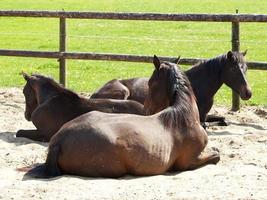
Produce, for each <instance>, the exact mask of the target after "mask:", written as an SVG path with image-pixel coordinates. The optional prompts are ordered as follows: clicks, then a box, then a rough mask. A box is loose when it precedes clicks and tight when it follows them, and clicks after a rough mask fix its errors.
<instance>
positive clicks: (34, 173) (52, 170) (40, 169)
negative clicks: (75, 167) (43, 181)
mask: <svg viewBox="0 0 267 200" xmlns="http://www.w3.org/2000/svg"><path fill="white" fill-rule="evenodd" d="M59 153H60V148H59V146H58V145H57V146H50V147H49V152H48V155H47V158H46V162H45V163H43V164H39V165H37V166H35V167H34V168H32V169H30V170H29V171H28V172H27V173H26V174H25V176H29V177H33V178H52V177H56V176H60V175H62V173H61V171H60V169H59V167H58V162H57V161H58V155H59Z"/></svg>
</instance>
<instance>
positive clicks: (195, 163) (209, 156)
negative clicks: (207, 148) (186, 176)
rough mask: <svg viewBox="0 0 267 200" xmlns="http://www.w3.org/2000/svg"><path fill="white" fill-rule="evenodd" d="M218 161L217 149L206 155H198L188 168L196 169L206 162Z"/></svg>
mask: <svg viewBox="0 0 267 200" xmlns="http://www.w3.org/2000/svg"><path fill="white" fill-rule="evenodd" d="M219 161H220V154H219V152H217V151H214V152H211V153H209V154H206V155H202V154H201V155H199V156H198V157H197V158H196V159H195V160H194V161H193V162H192V163H191V165H190V166H189V167H188V169H189V170H193V169H197V168H199V167H202V166H204V165H208V164H214V165H215V164H217V163H218V162H219Z"/></svg>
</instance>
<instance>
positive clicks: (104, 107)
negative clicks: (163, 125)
mask: <svg viewBox="0 0 267 200" xmlns="http://www.w3.org/2000/svg"><path fill="white" fill-rule="evenodd" d="M22 75H23V77H24V79H25V80H26V84H25V86H24V88H23V94H24V96H25V102H26V105H25V118H26V119H27V120H28V121H32V123H33V124H34V125H35V127H36V130H19V131H18V132H17V133H16V137H26V138H29V139H32V140H36V141H43V142H48V141H49V140H50V138H51V137H52V136H53V135H54V134H55V133H56V132H57V131H58V130H59V129H60V127H61V126H62V125H63V124H65V123H66V122H68V121H70V120H72V119H74V118H76V117H78V116H80V115H82V114H84V113H87V112H90V111H93V110H99V111H102V112H108V113H132V114H139V115H143V105H142V104H140V103H138V102H136V101H132V100H115V99H113V100H112V99H86V98H84V97H82V96H79V95H78V94H76V93H75V92H73V91H71V90H69V89H66V88H64V87H63V86H62V85H60V84H58V83H57V82H56V81H54V80H53V79H52V78H49V77H46V76H43V75H38V74H33V75H28V74H26V73H24V72H23V73H22Z"/></svg>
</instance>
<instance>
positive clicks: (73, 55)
mask: <svg viewBox="0 0 267 200" xmlns="http://www.w3.org/2000/svg"><path fill="white" fill-rule="evenodd" d="M0 55H2V56H15V57H35V58H53V59H59V58H64V59H73V60H77V59H79V60H109V61H125V62H143V63H152V61H153V56H144V55H130V54H110V53H82V52H80V53H77V52H58V51H26V50H12V49H10V50H1V49H0ZM159 58H160V59H162V60H166V61H170V60H173V59H175V57H165V56H159ZM204 60H206V59H203V58H181V59H180V62H179V64H182V65H193V64H196V63H198V62H200V61H204ZM247 66H248V67H249V68H250V69H259V70H267V63H266V62H247Z"/></svg>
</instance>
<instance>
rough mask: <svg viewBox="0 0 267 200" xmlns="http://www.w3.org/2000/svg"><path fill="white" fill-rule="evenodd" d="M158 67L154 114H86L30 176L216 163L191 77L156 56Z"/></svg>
mask: <svg viewBox="0 0 267 200" xmlns="http://www.w3.org/2000/svg"><path fill="white" fill-rule="evenodd" d="M154 65H155V70H154V72H153V74H152V76H151V78H150V80H149V82H148V85H149V90H148V97H147V99H146V106H147V107H146V108H145V109H147V110H148V111H147V112H150V114H151V115H148V116H141V115H133V114H110V113H103V112H99V111H93V112H89V113H86V114H83V115H81V116H79V117H77V118H75V119H73V120H71V121H69V122H67V123H66V124H64V125H63V126H62V127H61V129H60V130H59V131H58V132H57V133H56V134H55V135H54V136H53V137H52V138H51V140H50V144H49V147H48V155H47V158H46V161H45V163H43V164H39V165H37V166H35V167H33V168H31V169H30V170H29V169H28V171H27V173H26V174H25V176H27V177H29V176H30V177H34V178H51V177H55V176H60V175H63V174H71V175H78V176H89V177H110V178H118V177H121V176H124V175H125V174H131V175H134V176H148V175H159V174H164V173H165V172H168V171H174V170H176V171H184V170H194V169H196V168H199V167H202V166H204V165H207V164H217V162H218V161H219V160H220V155H219V153H218V152H217V151H214V152H210V153H206V154H204V153H202V152H203V150H204V148H205V146H206V145H207V142H208V137H207V133H206V131H205V130H204V128H203V127H202V126H201V125H200V121H199V113H198V109H197V104H196V101H195V96H194V93H193V90H192V88H191V85H190V82H189V81H188V79H187V77H186V75H185V74H184V73H183V72H182V71H181V70H179V68H178V67H177V65H176V64H173V63H170V62H162V63H160V61H159V59H158V58H157V57H156V56H154ZM162 102H164V104H163V103H162ZM166 106H167V108H165V109H164V110H162V111H160V112H158V110H160V109H161V108H162V107H166ZM155 112H156V113H155Z"/></svg>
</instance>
